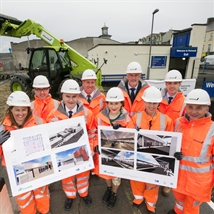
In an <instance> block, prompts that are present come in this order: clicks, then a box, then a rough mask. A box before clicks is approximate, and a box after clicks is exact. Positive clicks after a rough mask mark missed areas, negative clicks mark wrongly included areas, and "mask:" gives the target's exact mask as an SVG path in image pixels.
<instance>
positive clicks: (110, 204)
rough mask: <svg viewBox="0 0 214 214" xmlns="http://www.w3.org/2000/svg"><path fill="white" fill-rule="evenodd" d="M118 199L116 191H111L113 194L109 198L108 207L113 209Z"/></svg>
mask: <svg viewBox="0 0 214 214" xmlns="http://www.w3.org/2000/svg"><path fill="white" fill-rule="evenodd" d="M116 200H117V195H116V193H114V192H111V195H110V197H109V199H108V206H107V207H108V208H109V209H113V208H114V206H115V204H116Z"/></svg>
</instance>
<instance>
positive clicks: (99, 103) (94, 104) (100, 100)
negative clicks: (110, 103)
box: [78, 88, 106, 117]
mask: <svg viewBox="0 0 214 214" xmlns="http://www.w3.org/2000/svg"><path fill="white" fill-rule="evenodd" d="M80 90H81V91H82V90H83V89H82V88H81V89H80ZM78 99H79V100H80V101H82V103H83V105H84V106H85V107H86V108H88V109H90V110H91V111H92V112H93V114H94V116H95V117H96V116H97V115H98V113H99V112H100V111H101V110H102V109H103V108H104V107H105V106H106V102H105V95H104V94H103V93H101V92H100V91H99V89H98V88H95V93H94V96H93V97H92V98H91V102H90V103H88V101H87V100H86V98H85V97H84V96H83V94H82V93H81V94H80V95H79V98H78Z"/></svg>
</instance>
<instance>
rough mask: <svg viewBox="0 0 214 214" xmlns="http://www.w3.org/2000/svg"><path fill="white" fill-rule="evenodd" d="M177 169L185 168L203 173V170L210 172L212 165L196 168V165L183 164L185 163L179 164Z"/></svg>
mask: <svg viewBox="0 0 214 214" xmlns="http://www.w3.org/2000/svg"><path fill="white" fill-rule="evenodd" d="M179 169H181V170H187V171H190V172H197V173H205V172H210V171H211V170H212V165H210V166H207V167H203V168H196V167H191V166H185V165H182V164H180V165H179Z"/></svg>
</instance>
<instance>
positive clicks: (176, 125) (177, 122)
mask: <svg viewBox="0 0 214 214" xmlns="http://www.w3.org/2000/svg"><path fill="white" fill-rule="evenodd" d="M179 124H180V120H176V121H175V129H174V130H175V132H179V131H178V130H177V129H178V125H179Z"/></svg>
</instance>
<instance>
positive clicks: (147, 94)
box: [142, 86, 162, 103]
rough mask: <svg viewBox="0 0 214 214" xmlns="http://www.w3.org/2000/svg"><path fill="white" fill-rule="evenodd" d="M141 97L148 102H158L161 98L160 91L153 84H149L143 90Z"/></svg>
mask: <svg viewBox="0 0 214 214" xmlns="http://www.w3.org/2000/svg"><path fill="white" fill-rule="evenodd" d="M142 99H143V100H144V101H145V102H149V103H160V102H161V100H162V96H161V92H160V90H159V89H158V88H156V87H155V86H151V87H149V88H147V89H146V90H145V91H144V93H143V96H142Z"/></svg>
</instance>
